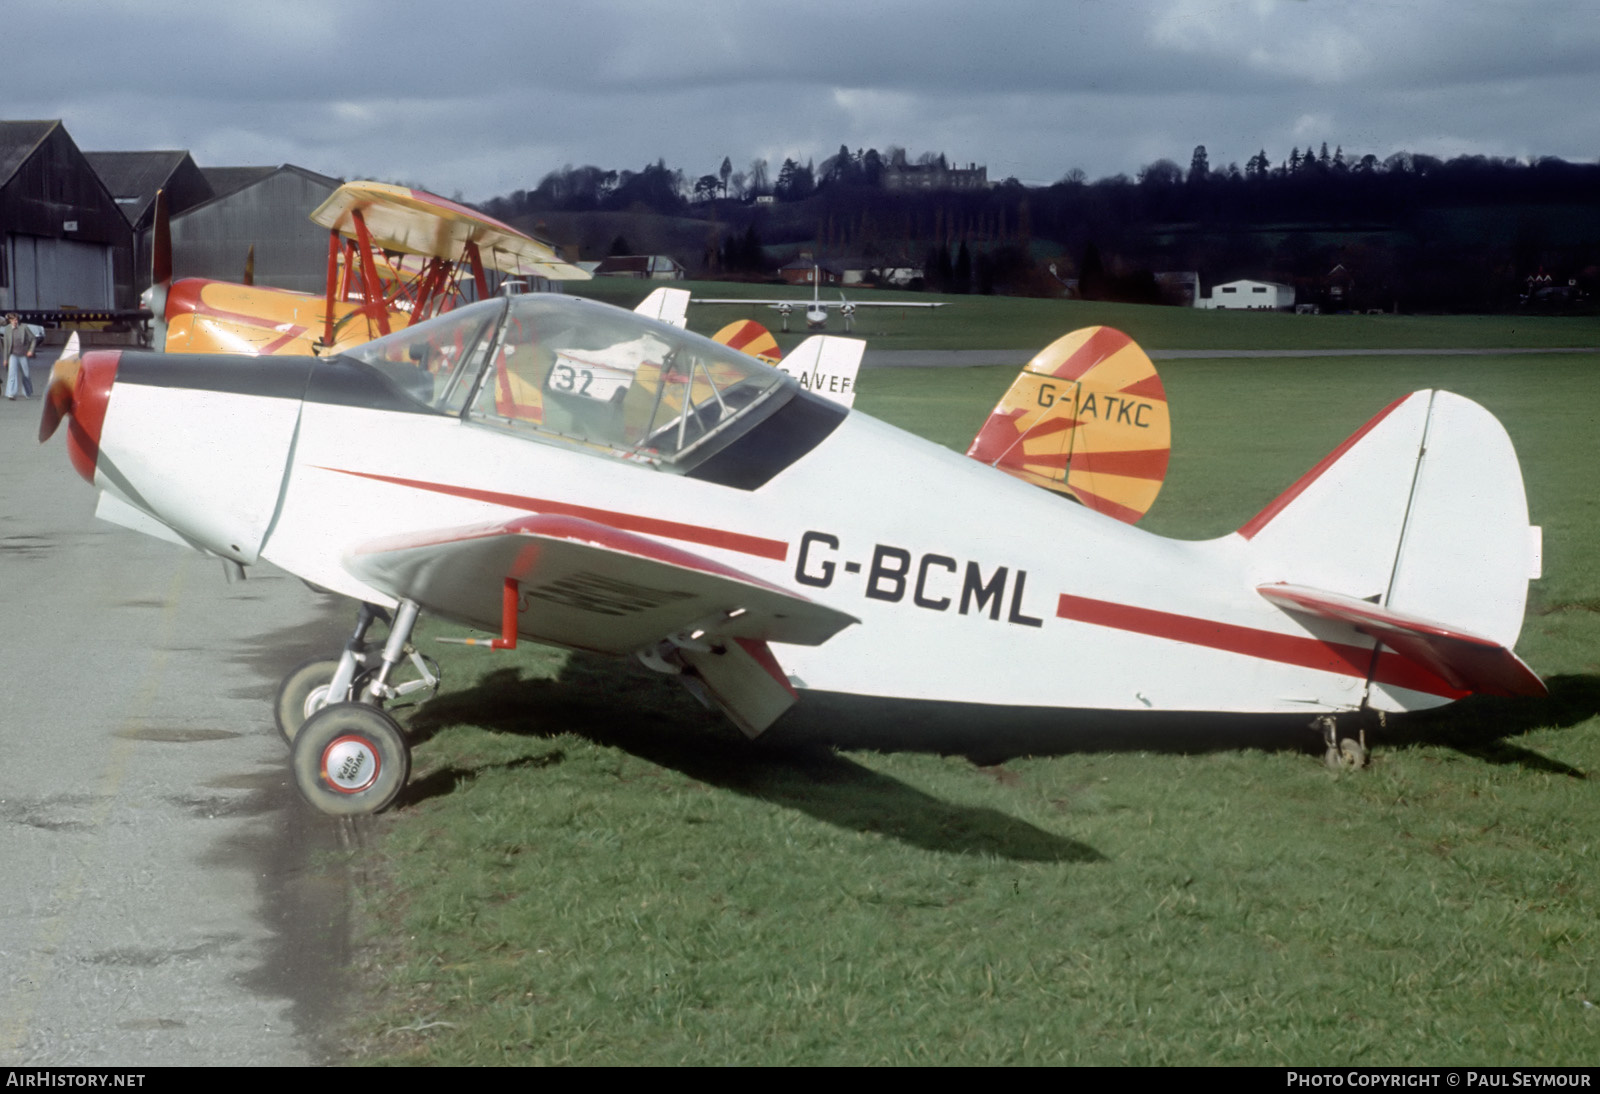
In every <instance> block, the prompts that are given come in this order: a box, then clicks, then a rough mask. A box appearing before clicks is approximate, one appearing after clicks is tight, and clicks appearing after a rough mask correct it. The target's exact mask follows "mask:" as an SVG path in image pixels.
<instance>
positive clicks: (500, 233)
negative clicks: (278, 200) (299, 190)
mask: <svg viewBox="0 0 1600 1094" xmlns="http://www.w3.org/2000/svg"><path fill="white" fill-rule="evenodd" d="M356 214H360V219H361V220H362V221H364V222H365V224H366V230H367V233H368V235H369V236H370V238H371V240H372V245H373V246H374V247H378V248H381V249H382V250H385V251H399V252H402V253H404V254H415V255H429V256H433V257H436V258H445V259H450V260H452V261H456V260H459V259H460V258H461V256H462V254H463V253H464V252H465V251H466V250H467V247H468V245H469V244H472V245H475V246H476V248H477V250H478V254H479V255H480V256H481V259H482V262H483V265H484V267H485V268H487V269H492V270H498V271H500V272H501V273H506V274H514V275H521V276H538V277H544V278H548V279H550V280H552V281H585V280H588V278H589V277H590V276H591V275H590V274H589V272H588V271H587V270H585V269H583V268H582V267H579V266H574V265H573V264H572V263H570V262H567V261H566V260H564V259H563V258H562V257H561V256H560V255H559V254H558V253H557V252H556V249H555V248H554V247H552V246H551V245H550V244H548V243H541V242H540V241H539V240H537V239H534V238H533V237H532V236H529V235H525V234H523V233H522V232H519V231H517V230H516V229H515V228H513V227H511V225H509V224H502V223H501V222H500V221H498V220H495V219H493V218H492V217H486V216H484V215H483V214H482V213H479V212H477V211H475V210H472V209H469V208H467V207H466V206H465V205H460V204H457V203H456V202H453V201H450V200H449V199H448V198H442V197H439V196H438V195H437V194H429V193H426V192H424V191H422V190H412V189H410V188H409V187H405V186H389V185H387V184H385V183H381V182H347V183H345V184H344V185H343V186H341V187H339V189H337V190H335V191H334V192H333V194H332V195H331V196H330V197H329V198H328V200H327V201H325V202H323V203H322V204H321V205H320V206H318V207H317V209H316V211H315V212H313V213H312V214H311V219H312V221H313V222H314V223H316V224H320V225H321V226H322V227H324V228H330V229H332V230H334V231H336V232H338V233H339V234H341V235H345V236H351V237H354V236H355V235H356V234H357V229H356Z"/></svg>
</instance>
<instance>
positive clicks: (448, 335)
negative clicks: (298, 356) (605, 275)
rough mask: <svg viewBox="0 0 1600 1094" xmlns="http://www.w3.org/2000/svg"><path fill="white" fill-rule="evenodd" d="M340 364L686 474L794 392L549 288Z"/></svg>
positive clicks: (436, 323) (755, 365) (449, 407)
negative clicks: (354, 365)
mask: <svg viewBox="0 0 1600 1094" xmlns="http://www.w3.org/2000/svg"><path fill="white" fill-rule="evenodd" d="M343 356H344V357H346V358H348V359H352V360H355V361H359V362H362V363H363V364H365V365H368V366H370V367H372V368H375V369H377V370H378V371H380V372H381V373H383V374H384V375H385V376H386V377H387V378H388V379H389V380H390V382H391V383H393V384H394V385H396V386H397V387H399V388H400V389H401V390H402V391H403V392H404V393H405V394H406V395H407V396H408V397H409V398H412V399H415V400H417V401H419V402H421V403H424V404H426V405H427V406H429V407H431V408H433V409H434V410H436V411H438V412H440V413H445V414H452V415H459V416H461V417H463V418H465V419H466V420H467V421H469V422H473V423H477V424H480V425H484V426H488V427H491V428H497V429H505V430H510V431H512V432H515V433H517V434H519V435H524V436H526V437H527V438H528V439H530V440H536V441H543V442H547V443H555V444H564V445H573V446H578V447H582V448H586V449H589V450H591V451H594V452H596V453H599V454H605V455H611V456H613V457H615V458H618V459H625V460H630V461H634V462H638V463H643V464H648V465H652V466H655V467H658V468H661V469H662V470H678V471H685V470H687V469H689V468H690V467H692V466H694V465H696V464H697V463H699V462H700V461H701V460H703V459H705V458H706V457H708V456H710V455H711V454H713V453H715V452H717V451H720V450H722V449H723V448H724V447H726V446H727V445H728V444H729V443H730V442H731V441H733V440H735V439H737V438H738V437H740V436H743V435H744V434H745V433H747V432H748V431H749V430H750V429H751V428H753V427H754V426H755V425H757V424H758V423H760V422H762V421H764V420H766V419H767V418H768V417H769V416H770V415H772V414H773V413H775V412H776V411H777V410H778V409H779V408H780V407H782V406H783V405H784V404H786V403H787V402H789V401H791V400H792V399H795V398H796V397H800V396H801V394H802V393H801V392H800V391H799V389H798V386H797V385H796V384H795V383H794V381H793V380H791V379H790V378H789V377H787V376H785V375H784V374H783V373H781V372H779V371H777V370H776V369H772V368H769V367H767V366H766V365H764V364H762V363H761V362H759V361H757V360H756V359H755V358H753V357H749V356H746V355H745V354H743V353H740V352H738V351H737V350H733V349H730V348H728V347H727V346H724V345H721V344H720V343H717V342H713V341H711V340H710V339H708V338H704V337H701V336H700V335H697V334H691V333H689V332H688V331H685V330H680V329H679V328H677V327H674V326H671V325H668V324H665V323H661V322H659V321H657V320H654V319H648V318H646V317H644V316H642V315H638V314H636V313H634V312H630V311H624V310H622V309H620V308H614V307H610V306H609V305H605V304H600V303H596V302H594V301H590V300H583V299H578V298H574V297H569V296H564V295H559V294H551V293H533V294H527V295H522V296H514V297H510V298H502V299H497V300H486V301H483V302H481V303H477V304H471V305H468V306H466V307H463V308H457V309H456V310H454V311H452V312H450V313H449V314H447V315H443V316H440V317H439V318H437V319H432V320H429V321H427V322H424V323H419V324H417V325H416V326H414V327H408V328H406V329H405V330H403V331H398V332H396V333H394V334H391V335H388V336H387V337H384V338H379V339H376V340H374V341H372V342H368V343H366V344H365V345H362V346H358V347H356V348H355V349H353V350H349V351H347V352H346V353H345V354H344V355H343Z"/></svg>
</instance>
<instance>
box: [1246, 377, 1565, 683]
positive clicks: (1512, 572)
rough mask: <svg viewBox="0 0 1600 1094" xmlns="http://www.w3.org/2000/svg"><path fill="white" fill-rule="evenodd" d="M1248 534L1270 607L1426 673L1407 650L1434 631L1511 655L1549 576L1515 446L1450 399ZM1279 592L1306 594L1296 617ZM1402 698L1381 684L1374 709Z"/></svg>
mask: <svg viewBox="0 0 1600 1094" xmlns="http://www.w3.org/2000/svg"><path fill="white" fill-rule="evenodd" d="M1238 534H1239V536H1241V537H1242V538H1244V539H1245V540H1247V541H1249V543H1250V545H1251V553H1252V556H1253V561H1252V564H1251V571H1252V574H1253V575H1254V576H1255V577H1256V578H1257V579H1258V585H1260V586H1263V595H1266V596H1268V599H1270V600H1273V601H1274V602H1275V603H1279V604H1280V606H1283V607H1285V609H1286V610H1291V611H1301V612H1306V613H1309V614H1312V615H1319V616H1322V617H1324V618H1341V619H1344V620H1345V621H1346V622H1352V623H1354V624H1355V625H1356V626H1358V627H1359V628H1361V629H1363V630H1365V631H1366V632H1367V633H1369V634H1372V635H1373V636H1374V637H1378V638H1380V639H1383V640H1384V641H1385V642H1386V644H1387V645H1389V646H1390V647H1391V648H1394V649H1396V650H1397V651H1398V652H1399V653H1400V654H1401V656H1404V657H1407V658H1408V659H1409V660H1413V661H1419V662H1420V660H1421V657H1420V655H1419V654H1418V653H1416V652H1413V653H1408V652H1407V650H1406V649H1405V648H1404V647H1406V646H1407V645H1408V644H1410V645H1412V646H1413V647H1415V649H1416V650H1420V649H1421V647H1420V646H1416V644H1415V639H1416V636H1418V635H1428V634H1431V633H1433V632H1448V633H1449V634H1450V635H1454V636H1465V639H1466V640H1467V641H1469V642H1476V643H1478V644H1479V645H1482V644H1485V643H1487V644H1492V645H1495V646H1499V647H1503V648H1504V650H1505V651H1506V652H1507V654H1509V651H1510V649H1511V647H1512V646H1514V645H1515V644H1516V640H1517V635H1518V633H1519V632H1520V631H1521V629H1522V617H1523V610H1524V607H1525V605H1526V601H1527V592H1528V581H1529V580H1530V579H1531V578H1535V577H1537V576H1539V568H1540V544H1539V529H1538V528H1536V527H1530V526H1529V524H1528V503H1527V497H1526V494H1525V493H1524V491H1523V486H1522V472H1521V468H1520V467H1519V465H1518V463H1517V455H1516V451H1515V449H1513V447H1512V445H1511V438H1510V437H1509V436H1507V435H1506V431H1505V429H1504V427H1502V426H1501V425H1500V423H1499V422H1498V421H1496V420H1495V418H1494V416H1493V415H1492V414H1490V413H1489V412H1488V411H1487V410H1485V409H1484V408H1483V407H1481V406H1479V405H1478V404H1477V403H1474V402H1472V401H1471V400H1469V399H1464V398H1462V397H1461V396H1459V395H1453V394H1451V393H1450V392H1447V391H1418V392H1414V393H1413V394H1411V395H1408V396H1406V397H1405V398H1403V399H1398V400H1396V401H1395V402H1393V403H1391V404H1390V405H1389V406H1387V407H1385V408H1384V409H1383V410H1382V411H1381V412H1380V413H1379V414H1378V415H1377V416H1376V417H1374V418H1373V419H1372V420H1371V421H1369V422H1368V423H1367V424H1366V425H1364V426H1362V427H1361V429H1359V430H1357V431H1356V433H1354V434H1353V435H1352V436H1351V437H1350V438H1349V439H1348V440H1346V441H1345V442H1344V444H1342V445H1340V446H1339V447H1338V448H1337V449H1335V450H1334V451H1333V452H1332V453H1330V454H1329V455H1328V456H1327V457H1326V458H1325V459H1323V460H1322V461H1321V462H1320V463H1318V464H1317V465H1316V466H1315V467H1313V468H1312V469H1311V470H1310V471H1309V472H1307V473H1306V474H1305V475H1303V476H1302V477H1301V478H1300V479H1299V481H1297V482H1296V483H1295V484H1294V485H1293V486H1291V487H1290V488H1289V489H1288V490H1286V491H1284V493H1283V494H1281V495H1279V496H1278V498H1277V499H1275V500H1274V501H1273V502H1272V503H1271V504H1270V505H1268V506H1267V507H1266V508H1265V509H1263V510H1262V511H1261V512H1260V513H1258V514H1257V515H1256V516H1255V517H1253V518H1252V519H1251V520H1249V521H1248V522H1246V523H1245V524H1244V526H1242V527H1241V528H1240V529H1239V532H1238ZM1278 583H1286V584H1287V585H1291V586H1296V587H1299V590H1300V591H1299V593H1298V594H1297V596H1298V606H1296V605H1295V604H1291V603H1287V602H1286V601H1288V600H1291V599H1294V598H1290V597H1287V596H1285V597H1278V596H1273V595H1271V594H1269V593H1268V592H1267V591H1266V589H1265V586H1269V585H1275V584H1278ZM1315 594H1328V595H1326V596H1318V595H1315ZM1341 601H1343V603H1342V604H1341V603H1340V602H1341ZM1349 601H1356V602H1362V603H1365V604H1366V605H1368V606H1369V609H1365V610H1366V611H1367V614H1369V615H1370V616H1371V618H1369V619H1367V620H1366V621H1365V622H1360V621H1358V619H1357V617H1359V616H1360V615H1361V612H1360V611H1357V610H1356V606H1355V605H1354V604H1351V603H1349ZM1385 628H1388V629H1389V630H1390V631H1391V632H1392V633H1391V636H1390V637H1391V638H1395V639H1397V641H1390V640H1389V639H1386V638H1384V636H1383V633H1382V632H1383V631H1384V630H1385ZM1408 636H1409V637H1408ZM1519 664H1520V662H1519ZM1432 667H1433V668H1435V669H1437V666H1432ZM1530 675H1531V674H1530ZM1396 690H1397V687H1396V685H1393V684H1386V683H1384V682H1383V681H1382V679H1381V677H1379V678H1375V680H1374V683H1373V690H1372V693H1371V695H1370V697H1369V701H1370V702H1371V703H1372V704H1373V705H1374V706H1379V707H1381V708H1385V709H1405V707H1406V706H1407V705H1409V704H1408V701H1407V700H1406V699H1405V698H1404V696H1400V695H1397V694H1395V692H1396ZM1468 690H1481V689H1476V688H1469V689H1468Z"/></svg>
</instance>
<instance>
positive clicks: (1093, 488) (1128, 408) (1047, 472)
mask: <svg viewBox="0 0 1600 1094" xmlns="http://www.w3.org/2000/svg"><path fill="white" fill-rule="evenodd" d="M1171 449H1172V420H1171V416H1170V414H1169V413H1168V410H1167V394H1166V391H1165V389H1164V388H1163V387H1162V386H1161V377H1159V376H1157V375H1156V369H1155V365H1153V364H1151V362H1150V358H1149V356H1148V355H1147V354H1146V353H1145V352H1144V351H1143V350H1141V349H1140V348H1139V346H1138V344H1137V343H1135V342H1134V340H1133V339H1132V338H1129V337H1128V336H1127V335H1126V334H1123V333H1122V332H1121V331H1118V330H1112V329H1111V328H1110V327H1085V328H1084V329H1083V330H1077V331H1073V332H1072V333H1071V334H1068V335H1064V336H1062V337H1061V338H1058V339H1056V340H1055V341H1054V342H1052V343H1050V345H1048V346H1046V347H1045V348H1044V349H1043V350H1041V351H1040V352H1039V353H1038V354H1037V355H1036V356H1035V357H1034V358H1033V360H1031V361H1029V362H1028V363H1027V365H1025V366H1024V367H1023V369H1022V372H1021V373H1019V374H1018V376H1017V378H1016V380H1015V381H1014V382H1013V383H1012V385H1011V388H1010V389H1009V390H1008V391H1007V392H1006V393H1005V395H1004V397H1003V398H1001V400H1000V403H999V405H997V406H996V407H995V408H994V412H993V413H992V414H990V415H989V420H988V421H986V422H985V423H984V424H983V428H982V429H980V430H979V431H978V435H977V437H975V438H974V439H973V441H972V446H971V447H970V448H968V449H967V455H968V456H970V457H972V458H973V459H975V460H978V461H979V462H981V463H986V464H989V465H990V466H991V467H996V468H998V469H999V470H1001V471H1004V472H1005V473H1006V474H1008V475H1014V476H1016V477H1017V478H1019V479H1021V480H1023V481H1024V482H1031V483H1033V484H1034V485H1036V486H1042V487H1044V488H1045V489H1047V490H1054V491H1057V492H1058V493H1062V494H1067V495H1069V496H1071V497H1074V498H1076V499H1077V500H1078V501H1081V502H1082V503H1083V504H1084V505H1087V506H1088V507H1089V508H1091V509H1094V510H1097V511H1098V512H1101V513H1105V514H1106V515H1107V516H1112V517H1116V518H1117V519H1118V520H1123V521H1126V522H1128V523H1129V524H1132V523H1134V522H1136V521H1138V520H1139V518H1140V517H1142V516H1144V514H1145V513H1146V512H1148V511H1149V509H1150V506H1151V505H1152V504H1153V503H1154V502H1155V500H1156V495H1157V494H1158V493H1160V491H1161V484H1162V482H1163V481H1165V479H1166V476H1167V457H1168V454H1169V453H1170V451H1171Z"/></svg>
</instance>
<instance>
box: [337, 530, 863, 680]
mask: <svg viewBox="0 0 1600 1094" xmlns="http://www.w3.org/2000/svg"><path fill="white" fill-rule="evenodd" d="M344 565H345V568H346V569H347V570H349V571H350V572H351V573H352V574H354V575H355V576H356V577H358V578H360V579H361V580H362V581H365V582H367V583H368V584H370V585H372V586H374V587H375V588H378V589H381V590H382V591H384V592H386V593H389V594H390V595H391V596H394V597H396V598H400V597H408V598H410V599H412V600H415V601H417V603H418V604H420V605H421V606H422V607H423V608H424V609H425V610H428V611H432V612H435V613H437V614H439V615H442V616H445V617H447V618H451V619H457V620H460V621H461V622H464V623H468V624H470V625H473V626H478V627H481V628H483V629H486V630H490V631H498V630H500V629H501V607H502V603H501V592H502V583H503V582H504V581H505V580H506V579H511V580H514V581H516V582H517V583H518V586H519V590H520V591H519V617H518V621H517V631H518V633H519V634H521V635H523V636H525V637H528V638H534V639H540V640H544V641H550V642H555V643H559V644H560V645H564V646H572V647H575V648H578V649H586V650H595V651H597V652H601V653H613V654H625V653H632V652H633V651H635V650H637V649H640V648H642V647H644V646H646V645H649V644H651V643H654V642H656V641H659V640H660V639H662V638H664V637H666V636H668V635H670V634H674V633H676V632H678V631H681V630H683V629H684V628H689V627H699V628H702V629H704V630H705V631H706V632H707V633H709V634H714V635H719V636H723V637H726V638H748V639H755V640H758V641H764V642H789V643H794V644H796V645H802V646H816V645H821V644H822V643H823V642H826V641H827V640H828V639H829V638H832V637H833V636H834V635H835V634H837V633H838V632H839V631H841V630H843V629H844V628H845V627H846V626H848V625H849V624H851V623H853V622H856V620H855V618H854V617H853V616H849V615H846V614H845V613H843V612H840V611H835V610H834V609H832V608H828V607H824V606H823V605H821V604H817V603H815V602H813V601H811V600H808V599H806V598H805V597H803V596H800V595H798V594H796V593H792V592H789V591H788V590H786V589H781V588H779V587H777V586H776V585H769V584H768V583H766V582H765V581H762V580H761V579H760V578H756V577H752V576H751V575H749V574H746V573H743V572H741V571H739V570H736V569H733V568H732V567H729V566H724V565H722V564H721V563H719V562H713V561H712V560H711V559H708V558H705V557H703V556H700V555H696V554H693V553H691V552H688V551H684V550H681V549H679V548H677V547H671V546H668V545H666V544H663V543H660V542H658V541H657V540H653V539H650V538H648V537H646V536H641V535H636V534H635V533H632V532H624V531H621V530H619V529H616V528H612V527H609V526H607V525H603V524H598V523H596V522H594V521H588V520H582V519H580V518H576V517H565V516H543V515H540V516H530V517H521V518H518V519H516V520H512V521H508V522H506V523H504V524H489V525H479V526H475V527H467V528H449V529H441V530H438V531H432V532H424V533H418V534H414V535H408V536H402V537H397V538H394V539H388V540H380V541H376V542H373V543H368V544H364V545H363V546H361V547H359V548H357V549H356V550H355V551H354V552H352V553H351V554H349V555H347V556H346V557H345V559H344Z"/></svg>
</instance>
